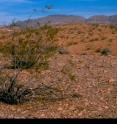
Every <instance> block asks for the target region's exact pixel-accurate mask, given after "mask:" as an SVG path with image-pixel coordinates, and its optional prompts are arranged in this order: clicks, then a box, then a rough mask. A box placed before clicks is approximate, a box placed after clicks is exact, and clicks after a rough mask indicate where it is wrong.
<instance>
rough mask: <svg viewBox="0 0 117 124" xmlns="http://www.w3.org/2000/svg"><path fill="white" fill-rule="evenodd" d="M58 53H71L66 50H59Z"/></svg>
mask: <svg viewBox="0 0 117 124" xmlns="http://www.w3.org/2000/svg"><path fill="white" fill-rule="evenodd" d="M58 52H59V53H60V54H68V53H69V52H68V51H67V50H66V49H64V48H59V49H58Z"/></svg>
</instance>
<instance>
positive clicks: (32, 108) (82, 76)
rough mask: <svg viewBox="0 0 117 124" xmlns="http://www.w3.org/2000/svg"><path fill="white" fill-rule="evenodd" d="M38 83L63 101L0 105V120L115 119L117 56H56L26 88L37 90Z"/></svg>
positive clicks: (116, 104) (116, 116)
mask: <svg viewBox="0 0 117 124" xmlns="http://www.w3.org/2000/svg"><path fill="white" fill-rule="evenodd" d="M24 73H25V75H24ZM24 77H25V78H26V80H27V79H28V78H29V72H26V71H23V72H22V74H21V77H20V79H22V80H23V81H24ZM35 77H36V80H35ZM40 82H41V83H43V84H45V85H48V86H52V87H54V88H57V89H59V90H60V91H61V92H59V93H58V94H57V96H61V95H62V96H64V98H63V99H59V100H54V101H52V100H50V99H46V100H40V99H36V100H34V101H30V102H28V103H25V104H23V105H7V104H4V103H0V118H117V57H116V56H99V55H70V54H68V55H55V56H54V57H53V58H51V59H50V67H49V69H48V70H46V71H42V72H41V73H40V74H38V73H32V77H31V82H28V80H27V83H26V85H28V86H30V87H37V86H38V85H40ZM37 92H38V91H37ZM55 93H56V92H55ZM46 95H48V96H47V97H48V98H49V97H50V96H49V93H47V94H46Z"/></svg>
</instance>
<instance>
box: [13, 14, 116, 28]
mask: <svg viewBox="0 0 117 124" xmlns="http://www.w3.org/2000/svg"><path fill="white" fill-rule="evenodd" d="M79 22H87V23H102V24H103V23H104V24H117V15H112V16H105V15H98V16H92V17H89V18H88V19H86V18H84V17H82V16H72V15H70V16H69V15H68V16H67V15H51V16H47V17H42V18H38V19H30V20H25V21H17V22H16V23H15V25H17V26H19V27H25V26H31V27H37V26H38V25H39V24H40V25H43V24H47V23H49V24H52V25H60V24H70V23H79Z"/></svg>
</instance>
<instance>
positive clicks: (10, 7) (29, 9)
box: [0, 0, 117, 24]
mask: <svg viewBox="0 0 117 124" xmlns="http://www.w3.org/2000/svg"><path fill="white" fill-rule="evenodd" d="M0 5H1V6H0V24H7V23H9V22H11V20H13V19H15V20H25V19H27V18H29V16H31V15H33V16H32V18H38V17H42V16H47V15H55V14H66V15H80V16H84V17H89V16H92V15H113V14H117V0H0ZM46 5H51V6H52V9H50V10H47V9H46V8H45V6H46ZM34 9H36V11H35V12H33V10H34Z"/></svg>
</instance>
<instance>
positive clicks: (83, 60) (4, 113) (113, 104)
mask: <svg viewBox="0 0 117 124" xmlns="http://www.w3.org/2000/svg"><path fill="white" fill-rule="evenodd" d="M0 32H1V34H0V44H1V45H0V58H1V59H0V118H117V97H116V94H117V41H116V39H117V30H116V25H110V24H90V23H89V24H88V23H78V24H66V25H55V26H49V25H44V26H41V27H39V28H36V29H35V28H24V29H22V28H21V29H20V28H12V30H11V31H10V32H9V31H8V30H7V29H5V30H4V31H3V30H0Z"/></svg>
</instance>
